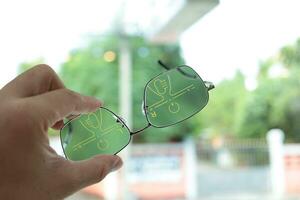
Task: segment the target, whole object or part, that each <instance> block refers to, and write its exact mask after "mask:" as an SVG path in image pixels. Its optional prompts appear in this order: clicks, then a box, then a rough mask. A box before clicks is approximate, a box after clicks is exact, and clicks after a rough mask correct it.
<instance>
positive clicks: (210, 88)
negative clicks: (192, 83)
mask: <svg viewBox="0 0 300 200" xmlns="http://www.w3.org/2000/svg"><path fill="white" fill-rule="evenodd" d="M158 64H159V65H160V66H162V67H163V68H165V69H166V70H170V67H168V66H167V65H165V64H164V63H163V62H162V61H161V60H158ZM179 71H180V72H181V73H183V74H184V75H187V76H189V74H187V73H185V72H184V71H182V70H180V69H179ZM192 78H193V77H192ZM204 84H205V86H206V87H207V90H208V91H210V90H212V89H214V88H215V85H214V84H213V83H212V82H210V81H204Z"/></svg>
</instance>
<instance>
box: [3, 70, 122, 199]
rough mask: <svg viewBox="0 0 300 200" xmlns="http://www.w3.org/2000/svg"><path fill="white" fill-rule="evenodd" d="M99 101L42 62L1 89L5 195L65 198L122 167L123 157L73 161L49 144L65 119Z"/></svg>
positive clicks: (5, 197) (93, 106)
mask: <svg viewBox="0 0 300 200" xmlns="http://www.w3.org/2000/svg"><path fill="white" fill-rule="evenodd" d="M100 104H101V103H100V102H99V101H98V100H96V99H94V98H91V97H87V96H82V95H80V94H77V93H75V92H72V91H70V90H68V89H66V88H65V87H64V85H63V83H62V82H61V81H60V80H59V78H58V77H57V75H56V74H55V72H54V71H53V70H52V69H51V68H50V67H48V66H46V65H38V66H36V67H34V68H32V69H31V70H29V71H27V72H25V73H23V74H22V75H20V76H18V77H17V78H16V79H14V80H13V81H11V82H10V83H8V84H7V85H6V86H5V87H4V88H3V89H1V90H0V177H1V179H0V197H1V199H30V200H32V199H43V200H47V199H63V198H64V197H66V196H68V195H70V194H72V193H74V192H76V191H77V190H79V189H82V188H83V187H86V186H88V185H91V184H94V183H97V182H99V181H101V180H102V179H103V178H104V177H105V176H106V175H107V174H108V173H109V172H111V171H114V170H117V169H118V168H120V167H121V165H122V161H121V159H120V158H119V157H118V156H109V155H104V156H96V157H94V158H91V159H89V160H85V161H78V162H74V161H69V160H66V159H65V158H63V157H61V156H59V155H57V153H56V152H55V151H54V150H53V149H52V148H51V147H50V146H49V138H48V134H47V132H48V129H49V128H50V127H53V128H55V129H60V128H61V127H62V126H63V121H62V119H64V118H65V117H68V116H71V115H78V114H81V113H87V112H92V111H95V110H96V109H97V108H98V107H99V106H100Z"/></svg>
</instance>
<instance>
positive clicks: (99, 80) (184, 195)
mask: <svg viewBox="0 0 300 200" xmlns="http://www.w3.org/2000/svg"><path fill="white" fill-rule="evenodd" d="M299 8H300V2H299V1H297V0H276V1H274V0H251V1H250V0H172V1H171V0H144V1H139V0H110V1H100V0H85V1H83V0H78V1H71V0H63V1H62V0H60V1H58V0H52V1H44V0H39V1H38V0H27V1H18V0H11V1H0V27H1V28H0V30H1V33H0V55H2V56H1V66H0V88H1V87H3V86H4V85H5V84H6V83H7V82H9V81H10V80H12V79H13V78H14V77H15V76H17V75H18V74H20V73H22V72H24V71H26V70H27V69H29V68H30V67H32V66H34V65H36V64H40V63H46V64H48V65H50V66H51V67H52V68H53V69H54V70H55V71H56V72H57V73H58V74H59V76H60V77H61V79H62V80H63V81H64V83H65V85H66V86H67V87H68V88H70V89H72V90H75V91H77V92H80V93H83V94H85V95H91V96H94V97H96V98H99V99H101V100H102V101H104V105H105V107H107V108H110V109H111V110H113V111H115V112H116V113H117V114H119V115H120V116H122V117H123V118H125V119H126V121H127V123H128V124H129V126H130V127H132V128H133V129H139V128H141V127H144V126H145V125H146V124H147V122H146V120H145V117H144V116H143V113H142V112H141V105H142V100H143V90H144V86H145V84H146V83H147V82H148V81H149V79H150V78H152V77H153V76H155V75H157V74H158V73H161V72H163V71H164V69H163V68H161V67H160V66H159V65H158V64H157V61H158V60H159V59H160V60H162V61H163V62H165V63H166V64H167V65H168V66H171V67H176V66H178V65H182V64H187V65H189V66H191V67H193V68H194V69H195V70H196V71H197V72H198V73H199V75H200V76H201V77H202V78H203V79H204V80H208V81H212V82H214V83H215V85H216V88H215V89H214V90H213V91H211V92H210V101H209V103H208V105H207V106H206V107H205V108H204V109H203V110H202V111H201V112H200V113H199V114H197V115H195V116H194V117H193V118H191V119H189V120H187V121H184V122H182V123H180V124H178V125H175V126H172V127H168V128H163V129H155V128H151V129H147V130H146V131H145V132H143V133H142V134H138V135H136V136H135V137H134V138H133V141H132V143H131V145H130V146H129V147H127V148H126V149H125V150H124V151H122V152H121V154H120V155H121V156H122V157H123V159H124V163H125V165H124V167H123V168H122V170H120V171H119V172H116V173H113V174H112V175H109V176H108V177H107V178H106V180H105V181H103V182H101V183H100V184H96V185H94V186H92V187H89V188H86V189H84V190H82V191H80V192H78V193H77V194H74V195H73V196H72V197H70V198H68V199H69V200H76V199H84V200H85V199H86V200H89V199H222V200H223V199H228V200H233V199H247V200H249V199H298V198H300V181H298V180H300V144H299V142H300V73H299V72H300V26H298V23H299V22H298V21H299V19H300V12H299ZM49 135H50V136H51V144H52V145H53V147H54V148H55V149H56V150H57V151H58V152H59V153H61V147H60V141H59V133H58V132H55V131H53V130H50V131H49Z"/></svg>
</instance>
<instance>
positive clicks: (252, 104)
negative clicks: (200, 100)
mask: <svg viewBox="0 0 300 200" xmlns="http://www.w3.org/2000/svg"><path fill="white" fill-rule="evenodd" d="M299 53H300V40H298V41H297V42H296V43H295V44H294V45H290V46H286V47H284V48H282V49H281V51H280V52H279V54H278V55H277V56H276V57H273V58H270V59H268V60H267V61H266V62H264V63H262V64H261V67H260V73H259V76H258V87H257V89H256V90H255V91H253V92H251V95H249V99H247V104H246V106H245V109H244V114H243V118H242V122H241V124H240V129H239V134H240V135H241V136H244V137H258V136H259V137H265V134H266V133H267V131H268V130H269V129H272V128H280V129H282V130H283V131H284V132H285V134H286V138H287V139H288V140H291V141H297V142H299V141H300V135H299V133H300V123H299V122H300V120H299V119H300V90H299V88H300V73H299V72H300V54H299ZM274 70H277V71H279V72H277V73H276V74H275V75H274V73H272V71H274Z"/></svg>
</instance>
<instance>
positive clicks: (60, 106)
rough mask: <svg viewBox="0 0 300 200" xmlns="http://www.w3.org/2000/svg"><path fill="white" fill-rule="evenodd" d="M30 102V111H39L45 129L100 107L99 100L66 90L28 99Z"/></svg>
mask: <svg viewBox="0 0 300 200" xmlns="http://www.w3.org/2000/svg"><path fill="white" fill-rule="evenodd" d="M30 101H31V105H33V108H32V109H34V110H37V111H39V114H40V116H39V118H40V119H39V120H44V122H45V123H46V126H47V127H52V126H55V125H56V123H57V122H59V121H61V120H62V119H64V118H65V117H68V116H71V115H79V114H82V113H88V112H93V111H95V110H96V109H97V108H99V107H100V106H101V102H100V101H99V100H97V99H95V98H92V97H88V96H83V95H80V94H78V93H76V92H73V91H71V90H68V89H59V90H54V91H51V92H48V93H44V94H42V95H38V96H34V97H31V98H30ZM60 123H61V122H60ZM55 127H56V126H55Z"/></svg>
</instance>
